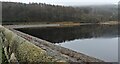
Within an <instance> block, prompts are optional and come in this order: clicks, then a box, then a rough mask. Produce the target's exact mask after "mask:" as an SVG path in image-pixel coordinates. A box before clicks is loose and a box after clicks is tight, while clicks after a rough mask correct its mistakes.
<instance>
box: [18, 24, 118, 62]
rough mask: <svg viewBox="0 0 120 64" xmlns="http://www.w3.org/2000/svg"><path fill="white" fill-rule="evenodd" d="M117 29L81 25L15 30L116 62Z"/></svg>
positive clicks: (110, 26)
mask: <svg viewBox="0 0 120 64" xmlns="http://www.w3.org/2000/svg"><path fill="white" fill-rule="evenodd" d="M117 27H118V25H81V26H74V27H44V28H43V27H42V28H22V29H17V30H19V31H22V32H25V33H28V34H30V35H33V36H36V37H38V38H41V39H44V40H47V41H50V42H52V43H54V44H55V45H59V46H62V47H65V48H69V49H72V50H74V51H77V52H80V53H84V54H86V55H89V56H92V57H95V58H98V59H101V60H104V61H106V62H117V61H118V28H117Z"/></svg>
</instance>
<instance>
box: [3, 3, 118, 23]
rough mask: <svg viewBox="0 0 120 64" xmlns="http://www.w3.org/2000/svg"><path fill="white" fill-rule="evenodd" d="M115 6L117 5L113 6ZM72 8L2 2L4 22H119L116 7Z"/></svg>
mask: <svg viewBox="0 0 120 64" xmlns="http://www.w3.org/2000/svg"><path fill="white" fill-rule="evenodd" d="M112 6H115V5H112ZM102 7H103V6H101V7H93V6H86V7H71V6H59V5H51V4H45V3H29V4H26V3H17V2H2V18H3V23H4V22H45V21H46V22H63V21H66V22H69V21H74V22H93V23H95V22H101V21H113V20H117V8H116V6H115V7H111V6H110V7H107V8H102Z"/></svg>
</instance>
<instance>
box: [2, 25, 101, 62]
mask: <svg viewBox="0 0 120 64" xmlns="http://www.w3.org/2000/svg"><path fill="white" fill-rule="evenodd" d="M9 29H10V30H9ZM9 29H8V28H5V27H3V26H0V44H1V45H2V48H3V49H4V52H5V55H6V58H7V60H8V61H9V62H18V63H19V62H28V63H31V62H65V63H67V62H103V61H102V60H99V59H96V58H94V57H90V56H87V55H85V54H82V53H78V52H75V51H73V50H70V49H67V48H64V47H61V46H57V45H54V44H52V43H50V42H48V41H45V40H42V39H39V38H37V37H34V36H31V35H28V34H25V33H23V32H20V31H17V30H15V29H13V28H9ZM0 50H1V49H0Z"/></svg>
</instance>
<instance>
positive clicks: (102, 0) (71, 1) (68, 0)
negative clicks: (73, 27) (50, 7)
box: [0, 0, 119, 5]
mask: <svg viewBox="0 0 120 64" xmlns="http://www.w3.org/2000/svg"><path fill="white" fill-rule="evenodd" d="M0 1H10V2H23V3H29V2H41V3H47V4H57V5H93V4H98V5H99V4H117V3H118V2H119V0H0Z"/></svg>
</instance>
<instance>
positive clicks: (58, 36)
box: [18, 25, 117, 43]
mask: <svg viewBox="0 0 120 64" xmlns="http://www.w3.org/2000/svg"><path fill="white" fill-rule="evenodd" d="M18 30H20V31H23V32H25V33H28V34H31V35H33V36H36V37H39V38H41V39H45V40H48V41H50V42H57V43H58V42H64V41H66V40H67V41H70V40H74V39H84V38H92V37H115V36H117V26H116V25H83V26H76V27H64V28H61V27H54V28H52V27H50V28H29V29H28V28H27V29H25V28H24V29H18Z"/></svg>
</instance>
